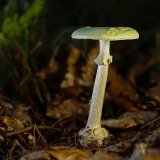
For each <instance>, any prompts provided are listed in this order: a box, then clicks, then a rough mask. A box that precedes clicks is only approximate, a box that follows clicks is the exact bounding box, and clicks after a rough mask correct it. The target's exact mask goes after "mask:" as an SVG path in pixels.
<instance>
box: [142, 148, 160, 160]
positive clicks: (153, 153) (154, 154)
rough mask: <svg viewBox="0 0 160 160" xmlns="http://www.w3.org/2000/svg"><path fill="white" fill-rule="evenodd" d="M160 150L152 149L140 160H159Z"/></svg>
mask: <svg viewBox="0 0 160 160" xmlns="http://www.w3.org/2000/svg"><path fill="white" fill-rule="evenodd" d="M159 159H160V150H156V149H150V150H148V152H147V154H145V155H143V156H142V157H141V159H140V160H159Z"/></svg>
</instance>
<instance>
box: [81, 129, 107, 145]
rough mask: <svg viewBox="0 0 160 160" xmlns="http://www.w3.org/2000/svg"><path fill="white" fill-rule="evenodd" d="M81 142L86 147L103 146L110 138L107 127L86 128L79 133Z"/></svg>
mask: <svg viewBox="0 0 160 160" xmlns="http://www.w3.org/2000/svg"><path fill="white" fill-rule="evenodd" d="M78 136H79V142H80V144H81V145H82V146H84V147H91V146H94V147H101V146H102V145H103V144H104V143H105V140H107V139H108V138H109V133H108V131H107V130H106V129H105V128H101V127H100V128H94V129H91V128H84V129H81V130H80V131H79V133H78Z"/></svg>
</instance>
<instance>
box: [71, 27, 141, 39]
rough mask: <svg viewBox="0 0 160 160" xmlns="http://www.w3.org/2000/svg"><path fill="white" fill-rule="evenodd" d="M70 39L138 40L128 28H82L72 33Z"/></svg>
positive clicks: (136, 33)
mask: <svg viewBox="0 0 160 160" xmlns="http://www.w3.org/2000/svg"><path fill="white" fill-rule="evenodd" d="M72 38H75V39H93V40H109V41H117V40H129V39H138V38H139V34H138V32H137V31H136V30H135V29H133V28H130V27H84V28H80V29H77V30H76V31H74V32H73V33H72Z"/></svg>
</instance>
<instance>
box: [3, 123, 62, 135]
mask: <svg viewBox="0 0 160 160" xmlns="http://www.w3.org/2000/svg"><path fill="white" fill-rule="evenodd" d="M34 128H35V125H32V126H29V127H27V128H24V129H22V130H19V131H14V132H10V133H7V134H6V137H11V136H15V135H17V134H21V133H25V132H29V131H30V130H32V129H34ZM36 128H37V129H46V130H56V131H59V129H56V128H53V127H48V126H37V127H36Z"/></svg>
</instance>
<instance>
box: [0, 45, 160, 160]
mask: <svg viewBox="0 0 160 160" xmlns="http://www.w3.org/2000/svg"><path fill="white" fill-rule="evenodd" d="M142 48H143V49H142ZM98 50H99V48H98V46H92V47H90V49H87V50H86V51H85V53H84V51H83V50H81V49H79V48H78V47H77V46H76V45H75V44H69V45H63V46H61V47H59V48H58V49H57V50H54V55H53V56H52V57H51V59H50V61H49V62H48V63H47V64H46V65H45V67H44V66H43V67H42V66H39V67H38V69H37V68H36V67H35V65H34V64H35V63H34V61H31V63H30V64H31V68H32V74H31V75H30V76H28V77H27V76H25V74H22V75H23V77H22V79H23V84H22V86H21V93H20V94H19V95H20V98H19V97H16V96H12V97H10V96H8V95H11V94H14V91H10V92H11V93H10V94H7V93H6V91H3V90H1V92H0V108H1V109H0V118H1V121H0V125H1V126H0V157H1V158H0V159H2V160H5V159H6V160H14V159H20V160H28V159H29V160H49V159H54V160H65V159H67V160H103V159H107V160H159V159H160V158H159V157H160V114H159V112H160V111H159V110H160V74H159V73H160V72H159V71H160V65H159V64H160V63H159V62H158V58H157V57H158V56H157V53H156V51H155V50H154V48H152V47H151V48H149V47H147V46H143V47H142V46H140V45H139V46H138V45H137V46H132V45H130V43H129V44H127V45H125V43H124V44H123V43H117V44H115V45H113V46H112V48H111V52H112V53H113V63H112V64H111V65H110V67H109V74H108V81H107V88H106V93H105V97H104V105H103V113H102V126H103V127H104V128H106V129H107V130H108V131H109V133H110V134H112V136H113V138H112V139H111V140H110V141H109V142H106V143H105V144H104V145H103V146H102V147H101V148H98V147H95V146H90V147H88V148H87V147H86V148H84V147H82V146H80V144H79V142H78V136H77V133H78V132H79V130H80V129H81V128H84V127H85V125H86V122H87V117H88V112H89V101H90V98H91V95H92V89H93V85H94V78H95V74H96V68H97V66H96V64H94V63H93V59H94V58H95V57H96V55H97V53H98ZM18 54H19V53H18V52H17V55H15V56H16V57H19V56H18ZM41 61H42V62H43V60H41ZM21 63H23V62H21ZM20 68H21V67H20V66H19V70H20ZM15 83H17V82H15ZM18 84H19V83H17V84H16V85H18Z"/></svg>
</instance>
